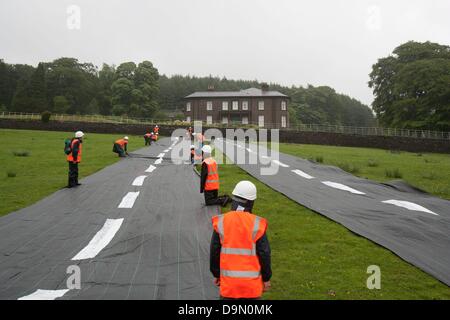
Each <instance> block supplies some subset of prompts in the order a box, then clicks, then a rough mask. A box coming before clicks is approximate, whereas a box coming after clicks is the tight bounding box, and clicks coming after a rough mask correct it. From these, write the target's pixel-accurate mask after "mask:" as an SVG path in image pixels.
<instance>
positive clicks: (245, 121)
mask: <svg viewBox="0 0 450 320" xmlns="http://www.w3.org/2000/svg"><path fill="white" fill-rule="evenodd" d="M244 119H245V120H244ZM242 124H248V117H247V116H244V117H242Z"/></svg>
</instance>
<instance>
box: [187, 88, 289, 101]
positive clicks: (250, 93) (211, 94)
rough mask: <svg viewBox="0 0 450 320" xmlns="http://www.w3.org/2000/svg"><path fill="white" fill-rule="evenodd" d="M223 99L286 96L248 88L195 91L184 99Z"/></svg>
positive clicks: (276, 92)
mask: <svg viewBox="0 0 450 320" xmlns="http://www.w3.org/2000/svg"><path fill="white" fill-rule="evenodd" d="M225 97H233V98H234V97H249V98H250V97H285V98H288V96H287V95H285V94H282V93H281V92H278V91H263V90H261V89H258V88H249V89H245V90H240V91H196V92H194V93H192V94H190V95H188V96H186V97H184V98H185V99H189V98H225Z"/></svg>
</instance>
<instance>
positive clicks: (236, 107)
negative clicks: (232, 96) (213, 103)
mask: <svg viewBox="0 0 450 320" xmlns="http://www.w3.org/2000/svg"><path fill="white" fill-rule="evenodd" d="M232 108H233V110H239V102H238V101H233V106H232Z"/></svg>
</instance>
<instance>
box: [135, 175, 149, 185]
mask: <svg viewBox="0 0 450 320" xmlns="http://www.w3.org/2000/svg"><path fill="white" fill-rule="evenodd" d="M145 178H147V176H139V177H137V178H136V179H134V181H133V184H132V185H133V186H136V187H141V186H142V185H143V184H144V180H145Z"/></svg>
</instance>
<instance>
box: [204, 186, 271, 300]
mask: <svg viewBox="0 0 450 320" xmlns="http://www.w3.org/2000/svg"><path fill="white" fill-rule="evenodd" d="M255 200H256V186H255V185H254V184H253V183H252V182H250V181H241V182H239V183H238V184H237V185H236V187H235V188H234V190H233V202H232V204H231V211H230V212H228V213H225V214H222V215H218V216H215V217H213V218H212V225H213V229H214V231H213V234H212V238H211V246H210V271H211V273H212V274H213V276H214V284H215V285H216V286H218V287H220V298H221V299H259V298H261V296H262V294H263V292H264V291H267V290H269V289H270V286H271V285H270V278H271V277H272V269H271V253H270V245H269V240H268V238H267V235H266V233H267V220H266V219H264V218H261V217H259V216H257V215H254V214H253V213H252V212H253V205H254V202H255Z"/></svg>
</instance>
